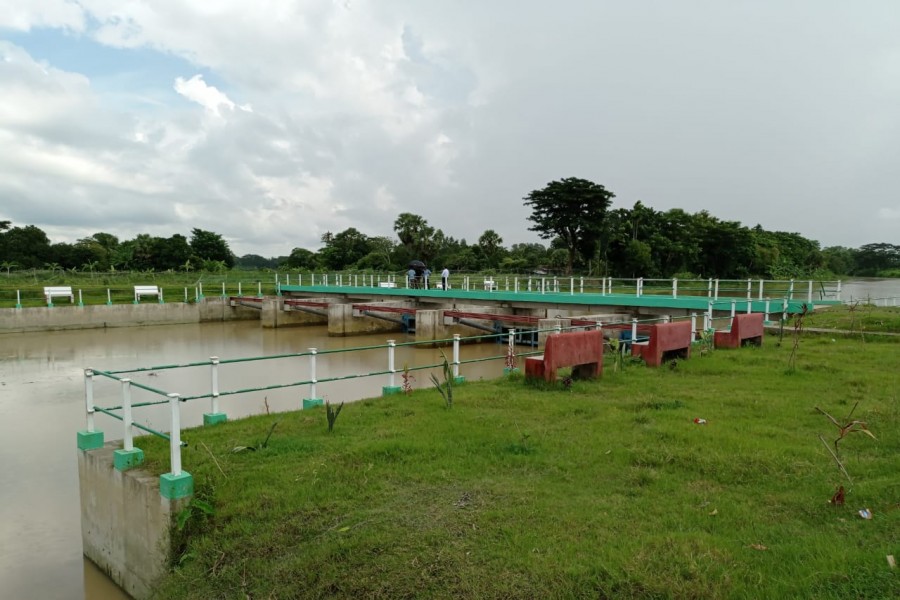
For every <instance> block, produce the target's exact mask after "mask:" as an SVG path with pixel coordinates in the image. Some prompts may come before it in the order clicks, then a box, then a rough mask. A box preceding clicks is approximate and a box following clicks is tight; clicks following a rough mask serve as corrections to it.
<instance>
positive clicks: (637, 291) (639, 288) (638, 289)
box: [634, 277, 644, 298]
mask: <svg viewBox="0 0 900 600" xmlns="http://www.w3.org/2000/svg"><path fill="white" fill-rule="evenodd" d="M643 289H644V278H643V277H638V280H637V283H636V284H635V288H634V295H635V296H637V297H638V298H640V297H641V292H642V291H643Z"/></svg>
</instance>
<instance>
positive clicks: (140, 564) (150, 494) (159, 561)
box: [78, 442, 188, 599]
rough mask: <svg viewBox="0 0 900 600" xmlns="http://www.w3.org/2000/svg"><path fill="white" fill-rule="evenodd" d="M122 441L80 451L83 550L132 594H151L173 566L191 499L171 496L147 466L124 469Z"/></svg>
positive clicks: (142, 595)
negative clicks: (180, 519)
mask: <svg viewBox="0 0 900 600" xmlns="http://www.w3.org/2000/svg"><path fill="white" fill-rule="evenodd" d="M118 445H119V442H110V443H109V444H106V445H105V446H103V447H101V448H98V449H96V450H90V451H87V452H80V451H79V452H78V478H79V484H80V491H81V493H80V495H81V539H82V546H83V550H84V555H85V556H86V557H87V558H89V559H90V560H91V561H92V562H93V563H94V564H96V565H97V567H99V568H100V570H101V571H103V572H104V573H106V574H107V575H109V577H110V578H111V579H112V580H113V581H115V582H116V583H117V584H118V585H119V586H120V587H121V588H122V589H123V590H125V591H126V592H127V593H128V594H130V595H131V596H132V597H133V598H138V599H140V598H150V597H151V596H152V595H153V590H154V589H156V587H157V585H158V583H159V580H160V579H161V578H162V577H164V576H165V575H166V573H167V571H168V568H169V562H170V552H171V537H170V536H171V531H172V527H173V520H174V517H175V515H177V514H178V512H179V511H181V510H182V509H183V508H184V507H185V506H186V505H187V502H188V500H187V499H186V498H185V499H182V500H168V499H166V498H162V497H161V496H160V492H159V483H158V482H159V480H158V478H157V477H156V476H155V475H152V474H150V473H148V472H147V471H144V470H143V469H131V470H129V471H119V470H117V469H116V468H114V458H113V456H114V452H115V450H116V447H117V446H118Z"/></svg>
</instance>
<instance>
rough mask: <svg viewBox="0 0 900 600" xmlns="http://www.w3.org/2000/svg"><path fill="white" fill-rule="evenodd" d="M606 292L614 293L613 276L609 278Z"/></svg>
mask: <svg viewBox="0 0 900 600" xmlns="http://www.w3.org/2000/svg"><path fill="white" fill-rule="evenodd" d="M606 293H607V294H609V295H612V276H610V278H609V285H608V286H606Z"/></svg>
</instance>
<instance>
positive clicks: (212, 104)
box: [175, 75, 253, 117]
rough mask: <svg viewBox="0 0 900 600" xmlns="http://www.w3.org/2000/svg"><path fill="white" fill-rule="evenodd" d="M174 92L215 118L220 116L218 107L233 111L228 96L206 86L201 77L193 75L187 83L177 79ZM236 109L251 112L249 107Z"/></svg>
mask: <svg viewBox="0 0 900 600" xmlns="http://www.w3.org/2000/svg"><path fill="white" fill-rule="evenodd" d="M175 91H176V92H178V93H179V94H181V95H182V96H184V97H185V98H187V99H188V100H193V101H194V102H196V103H197V104H199V105H200V106H202V107H204V108H205V109H206V110H208V111H209V112H210V113H212V114H214V115H216V116H217V117H218V116H221V113H219V107H220V106H224V107H227V108H228V109H230V110H234V109H235V104H234V102H232V101H231V100H230V99H229V98H228V96H226V95H225V94H223V93H222V92H220V91H219V90H218V89H217V88H216V87H215V86H212V85H207V84H206V82H205V81H203V75H194V76H193V77H191V78H190V79H188V80H187V81H185V79H184V78H183V77H177V78H176V79H175ZM237 108H239V109H240V110H243V111H246V112H253V109H252V108H251V107H250V106H249V105H244V106H239V107H237Z"/></svg>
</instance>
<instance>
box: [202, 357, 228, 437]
mask: <svg viewBox="0 0 900 600" xmlns="http://www.w3.org/2000/svg"><path fill="white" fill-rule="evenodd" d="M209 365H210V371H209V373H210V383H211V386H212V387H211V389H212V397H211V398H210V412H208V413H203V424H204V425H216V424H218V423H224V422H225V421H227V420H228V415H226V414H225V413H222V412H219V357H218V356H210V357H209Z"/></svg>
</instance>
